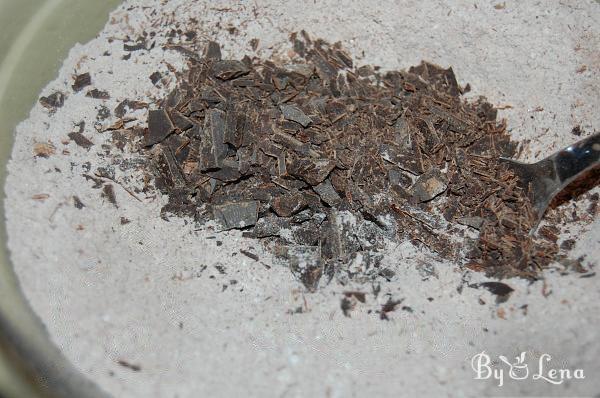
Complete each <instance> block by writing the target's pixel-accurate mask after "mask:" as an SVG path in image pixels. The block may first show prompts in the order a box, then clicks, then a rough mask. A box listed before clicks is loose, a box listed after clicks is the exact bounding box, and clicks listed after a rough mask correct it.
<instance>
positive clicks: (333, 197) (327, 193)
mask: <svg viewBox="0 0 600 398" xmlns="http://www.w3.org/2000/svg"><path fill="white" fill-rule="evenodd" d="M313 189H314V191H315V192H316V193H317V194H319V196H320V197H321V200H322V201H323V202H325V203H327V204H328V205H329V206H336V205H338V204H339V203H340V201H341V200H342V198H340V195H338V193H337V192H336V191H335V189H334V188H333V185H331V181H330V180H329V179H327V180H325V181H324V182H322V183H320V184H318V185H316V186H314V187H313Z"/></svg>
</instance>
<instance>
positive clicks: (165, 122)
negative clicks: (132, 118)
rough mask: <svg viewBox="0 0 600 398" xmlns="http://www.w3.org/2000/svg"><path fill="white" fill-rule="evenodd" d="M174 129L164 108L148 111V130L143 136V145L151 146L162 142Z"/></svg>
mask: <svg viewBox="0 0 600 398" xmlns="http://www.w3.org/2000/svg"><path fill="white" fill-rule="evenodd" d="M174 129H175V126H174V125H173V122H172V121H171V118H170V117H169V114H168V113H167V112H166V111H165V110H164V109H157V110H152V111H149V112H148V132H147V134H146V136H145V137H144V145H146V146H151V145H154V144H158V143H159V142H162V141H163V140H164V139H165V138H167V137H168V136H169V135H170V134H171V133H172V132H173V130H174Z"/></svg>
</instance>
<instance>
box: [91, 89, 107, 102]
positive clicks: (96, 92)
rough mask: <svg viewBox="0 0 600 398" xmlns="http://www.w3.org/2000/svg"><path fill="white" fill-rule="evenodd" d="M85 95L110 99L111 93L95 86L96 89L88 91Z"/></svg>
mask: <svg viewBox="0 0 600 398" xmlns="http://www.w3.org/2000/svg"><path fill="white" fill-rule="evenodd" d="M85 96H86V97H90V98H94V99H102V100H106V99H110V94H108V92H106V91H100V90H98V89H97V88H94V89H92V90H90V91H88V92H87V94H86V95H85Z"/></svg>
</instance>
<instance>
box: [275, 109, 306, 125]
mask: <svg viewBox="0 0 600 398" xmlns="http://www.w3.org/2000/svg"><path fill="white" fill-rule="evenodd" d="M279 109H280V110H281V113H282V114H283V117H284V118H286V119H287V120H291V121H293V122H296V123H298V124H300V125H301V126H302V127H308V125H309V124H311V123H312V120H311V118H309V117H308V116H306V114H305V113H304V112H302V110H301V109H300V108H298V107H297V106H294V105H285V104H284V105H279Z"/></svg>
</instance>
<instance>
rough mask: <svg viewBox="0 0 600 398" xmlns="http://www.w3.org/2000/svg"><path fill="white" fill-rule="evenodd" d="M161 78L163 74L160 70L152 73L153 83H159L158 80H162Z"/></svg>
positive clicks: (151, 79)
mask: <svg viewBox="0 0 600 398" xmlns="http://www.w3.org/2000/svg"><path fill="white" fill-rule="evenodd" d="M160 79H162V75H161V73H160V72H158V71H157V72H154V73H152V74H151V75H150V81H151V82H152V84H154V85H155V86H156V85H157V84H158V82H159V81H160Z"/></svg>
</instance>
